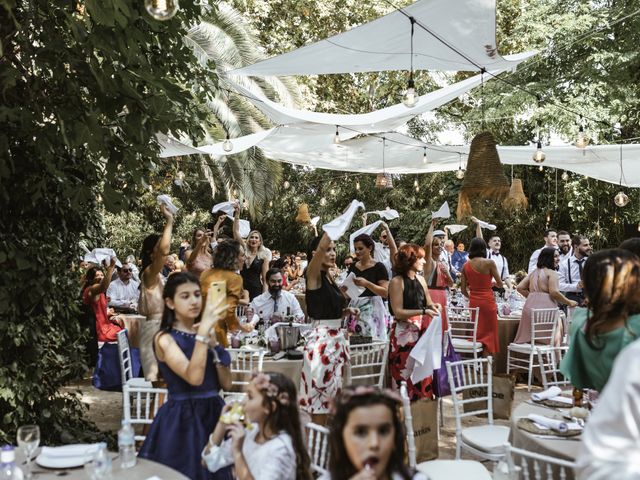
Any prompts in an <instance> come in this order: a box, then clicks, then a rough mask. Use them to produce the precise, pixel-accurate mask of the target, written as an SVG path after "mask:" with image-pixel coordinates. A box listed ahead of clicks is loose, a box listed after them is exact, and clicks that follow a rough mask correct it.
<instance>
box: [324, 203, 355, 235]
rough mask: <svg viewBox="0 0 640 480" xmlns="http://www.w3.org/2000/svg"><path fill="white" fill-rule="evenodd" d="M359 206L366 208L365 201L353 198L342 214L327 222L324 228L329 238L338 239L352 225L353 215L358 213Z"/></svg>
mask: <svg viewBox="0 0 640 480" xmlns="http://www.w3.org/2000/svg"><path fill="white" fill-rule="evenodd" d="M359 208H363V209H364V203H362V202H360V201H358V200H352V201H351V204H350V205H349V206H348V207H347V209H346V210H345V211H344V213H343V214H342V215H340V216H339V217H337V218H334V219H333V220H331V221H330V222H329V223H325V224H324V225H323V226H322V229H323V230H324V231H325V233H326V234H327V235H329V238H330V239H331V240H333V241H334V242H335V241H336V240H338V239H339V238H340V237H341V236H342V235H344V234H345V232H346V231H347V230H348V229H349V227H350V226H351V221H352V220H353V216H354V215H355V214H356V212H357V211H358V209H359Z"/></svg>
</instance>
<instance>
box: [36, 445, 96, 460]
mask: <svg viewBox="0 0 640 480" xmlns="http://www.w3.org/2000/svg"><path fill="white" fill-rule="evenodd" d="M98 446H99V444H98V443H76V444H74V445H63V446H61V447H42V451H41V452H40V455H44V456H45V457H49V458H75V457H82V456H84V455H87V454H91V453H93V452H97V451H98Z"/></svg>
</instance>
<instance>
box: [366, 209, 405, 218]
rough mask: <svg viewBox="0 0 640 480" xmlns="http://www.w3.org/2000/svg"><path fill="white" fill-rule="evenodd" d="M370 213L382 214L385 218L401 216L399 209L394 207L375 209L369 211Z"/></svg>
mask: <svg viewBox="0 0 640 480" xmlns="http://www.w3.org/2000/svg"><path fill="white" fill-rule="evenodd" d="M369 213H375V214H377V215H380V216H381V217H382V218H384V219H385V220H395V219H396V218H400V214H399V213H398V211H397V210H394V209H393V208H390V209H389V210H374V211H372V212H367V214H369Z"/></svg>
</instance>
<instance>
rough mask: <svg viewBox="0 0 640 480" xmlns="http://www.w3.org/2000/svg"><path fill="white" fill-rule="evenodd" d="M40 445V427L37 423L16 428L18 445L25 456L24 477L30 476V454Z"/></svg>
mask: <svg viewBox="0 0 640 480" xmlns="http://www.w3.org/2000/svg"><path fill="white" fill-rule="evenodd" d="M38 445H40V428H39V427H38V426H37V425H23V426H22V427H20V428H18V446H19V447H20V448H22V451H23V452H24V455H25V456H26V457H27V474H26V476H25V478H28V479H29V478H32V477H31V456H32V455H33V454H34V453H35V451H36V449H37V448H38Z"/></svg>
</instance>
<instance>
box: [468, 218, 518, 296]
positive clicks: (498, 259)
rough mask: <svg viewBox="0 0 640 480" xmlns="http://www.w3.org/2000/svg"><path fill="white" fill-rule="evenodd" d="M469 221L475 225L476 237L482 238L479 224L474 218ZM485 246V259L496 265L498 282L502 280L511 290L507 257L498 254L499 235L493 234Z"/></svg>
mask: <svg viewBox="0 0 640 480" xmlns="http://www.w3.org/2000/svg"><path fill="white" fill-rule="evenodd" d="M471 219H472V220H473V221H474V222H475V223H476V237H478V238H483V235H482V226H481V225H480V222H479V221H478V219H477V218H476V217H471ZM487 246H488V247H489V248H487V258H488V259H490V260H493V263H495V264H496V268H497V269H498V273H499V274H500V280H502V281H503V282H504V283H505V284H506V286H507V287H508V288H511V280H509V262H508V261H507V257H505V256H504V255H502V254H501V253H500V248H501V247H502V239H501V238H500V235H497V234H495V233H493V234H491V236H490V237H489V241H488V242H487ZM493 288H494V290H498V289H497V288H496V287H493ZM500 291H504V290H500Z"/></svg>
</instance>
